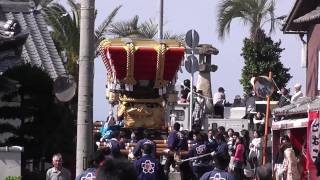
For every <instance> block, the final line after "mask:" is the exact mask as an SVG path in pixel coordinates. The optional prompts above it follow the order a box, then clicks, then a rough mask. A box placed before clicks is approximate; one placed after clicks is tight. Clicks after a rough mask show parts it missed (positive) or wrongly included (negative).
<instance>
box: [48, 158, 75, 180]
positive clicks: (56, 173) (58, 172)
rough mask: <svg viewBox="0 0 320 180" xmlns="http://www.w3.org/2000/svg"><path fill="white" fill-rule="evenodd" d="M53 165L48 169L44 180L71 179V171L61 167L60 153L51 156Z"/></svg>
mask: <svg viewBox="0 0 320 180" xmlns="http://www.w3.org/2000/svg"><path fill="white" fill-rule="evenodd" d="M52 165H53V167H52V168H50V169H48V171H47V174H46V180H71V173H70V171H69V170H68V169H66V168H64V167H62V156H61V154H60V153H58V154H55V155H53V157H52Z"/></svg>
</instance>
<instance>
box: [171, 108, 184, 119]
mask: <svg viewBox="0 0 320 180" xmlns="http://www.w3.org/2000/svg"><path fill="white" fill-rule="evenodd" d="M173 113H174V114H176V116H177V117H176V121H184V111H183V110H174V112H173Z"/></svg>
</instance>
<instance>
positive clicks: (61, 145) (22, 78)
mask: <svg viewBox="0 0 320 180" xmlns="http://www.w3.org/2000/svg"><path fill="white" fill-rule="evenodd" d="M3 76H5V77H7V78H10V79H12V80H15V81H18V82H19V84H20V88H19V89H17V90H16V91H17V92H14V93H13V94H15V96H7V97H6V98H5V99H1V100H2V101H3V102H4V103H5V102H14V101H16V102H18V103H19V104H20V105H19V106H14V107H11V106H2V107H1V108H0V112H1V113H0V119H1V118H3V119H7V120H6V122H5V123H3V122H2V123H0V133H6V132H10V133H12V134H13V136H11V137H10V138H9V139H7V140H6V141H5V142H3V143H2V144H0V146H12V145H20V146H23V147H24V160H25V159H29V158H31V159H40V158H41V157H46V158H47V159H50V158H51V156H52V154H53V153H56V152H61V153H63V154H66V155H68V157H72V156H74V149H75V142H74V137H75V124H74V118H75V117H74V115H73V114H72V113H71V111H70V110H69V108H68V107H67V105H66V104H60V103H57V102H56V101H55V97H54V95H53V93H52V92H53V81H52V80H51V78H50V77H49V75H48V74H47V73H46V72H44V71H43V70H42V69H40V68H38V67H35V66H32V65H30V64H27V65H21V66H16V67H13V68H11V69H8V70H7V71H6V72H4V74H3ZM3 97H4V96H3ZM8 97H10V98H8ZM17 119H18V120H19V124H20V125H18V126H14V125H12V121H14V120H17Z"/></svg>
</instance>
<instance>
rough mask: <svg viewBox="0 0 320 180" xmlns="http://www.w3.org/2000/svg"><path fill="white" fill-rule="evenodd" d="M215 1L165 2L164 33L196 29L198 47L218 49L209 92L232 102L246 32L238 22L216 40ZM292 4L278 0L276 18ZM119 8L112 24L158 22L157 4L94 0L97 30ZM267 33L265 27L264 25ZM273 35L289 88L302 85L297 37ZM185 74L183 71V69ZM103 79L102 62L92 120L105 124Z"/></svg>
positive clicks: (97, 70)
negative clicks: (136, 18) (223, 92)
mask: <svg viewBox="0 0 320 180" xmlns="http://www.w3.org/2000/svg"><path fill="white" fill-rule="evenodd" d="M218 2H219V1H216V0H198V1H195V0H193V1H192V0H164V31H169V32H171V33H173V34H183V33H186V32H187V31H188V30H189V29H195V30H197V31H198V33H199V35H200V43H208V44H212V45H213V46H214V47H216V48H217V49H219V51H220V53H219V54H218V55H216V56H214V57H213V58H212V63H213V64H216V65H217V66H218V70H217V71H216V72H214V73H211V79H212V91H213V93H214V92H215V91H217V89H218V87H220V86H222V87H224V89H226V96H227V101H230V102H232V101H233V98H234V96H235V95H237V94H239V95H242V86H241V84H240V83H239V79H240V76H241V69H242V67H243V58H242V57H241V56H240V53H241V48H242V46H243V39H244V38H245V37H247V36H248V32H249V30H248V28H247V27H245V26H244V25H243V24H242V23H241V22H240V21H237V20H236V21H234V22H233V23H232V24H231V31H230V34H229V35H227V36H226V37H225V39H224V41H221V40H219V39H218V36H217V29H216V16H217V5H218ZM294 2H295V1H294V0H278V1H277V4H276V16H282V15H285V14H287V13H289V11H290V10H291V8H292V7H293V4H294ZM118 5H122V8H121V9H120V11H119V13H118V14H117V16H116V18H115V20H116V21H119V20H128V19H131V18H132V17H133V16H134V15H139V16H140V18H141V21H144V20H148V19H150V18H151V19H153V20H155V21H158V17H159V16H158V14H159V1H158V0H96V9H98V17H97V20H96V26H97V25H99V24H100V23H101V22H102V21H103V19H104V18H105V17H107V16H108V14H109V13H110V12H111V11H112V10H113V9H114V8H115V7H117V6H118ZM264 28H265V29H266V30H267V31H268V30H269V29H268V28H269V26H268V23H266V24H265V25H264ZM279 29H280V27H278V28H277V31H276V32H275V33H274V34H272V35H271V36H272V38H273V40H275V41H278V40H281V42H282V45H281V47H282V48H285V50H284V51H283V52H282V57H281V61H282V63H283V64H284V66H285V67H288V68H290V73H291V75H292V76H293V78H292V79H291V81H290V82H289V84H288V88H291V89H292V88H293V85H294V84H295V83H297V82H300V83H301V84H302V85H305V68H301V66H300V56H301V55H300V53H301V46H302V43H301V41H300V39H299V37H298V35H292V34H283V33H282V32H281V31H279ZM182 69H183V70H184V67H183V68H182ZM189 76H190V75H189V74H187V73H186V72H185V70H184V73H183V74H179V80H180V81H181V82H182V81H183V79H186V78H188V77H189ZM105 77H106V70H105V67H104V65H103V63H102V60H101V58H97V59H96V60H95V78H94V114H93V119H94V120H104V119H105V118H106V116H107V114H108V111H109V108H110V106H109V105H108V104H107V101H106V100H105V83H104V82H105Z"/></svg>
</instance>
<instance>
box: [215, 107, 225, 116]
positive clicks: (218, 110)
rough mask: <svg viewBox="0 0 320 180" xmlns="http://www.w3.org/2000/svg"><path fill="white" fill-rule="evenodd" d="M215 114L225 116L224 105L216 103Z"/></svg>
mask: <svg viewBox="0 0 320 180" xmlns="http://www.w3.org/2000/svg"><path fill="white" fill-rule="evenodd" d="M213 108H214V114H215V115H218V116H220V117H221V118H224V106H222V105H214V107H213Z"/></svg>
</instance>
